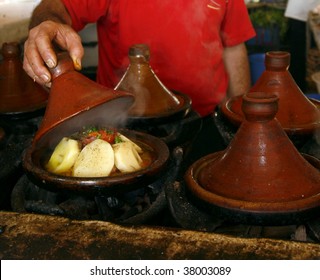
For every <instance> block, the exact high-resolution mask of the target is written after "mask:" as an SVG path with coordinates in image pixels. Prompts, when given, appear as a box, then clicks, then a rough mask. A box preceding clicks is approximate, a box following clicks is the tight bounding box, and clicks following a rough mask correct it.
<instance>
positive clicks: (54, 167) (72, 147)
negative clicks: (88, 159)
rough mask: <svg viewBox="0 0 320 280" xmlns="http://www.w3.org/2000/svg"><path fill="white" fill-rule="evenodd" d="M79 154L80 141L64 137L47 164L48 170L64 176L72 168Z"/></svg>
mask: <svg viewBox="0 0 320 280" xmlns="http://www.w3.org/2000/svg"><path fill="white" fill-rule="evenodd" d="M79 154H80V146H79V143H78V141H77V140H73V139H70V138H67V137H64V138H62V139H61V141H60V142H59V143H58V145H57V146H56V148H55V149H54V151H53V153H52V155H51V157H50V159H49V162H48V164H47V170H48V171H50V172H53V173H55V174H63V173H65V172H67V171H69V170H70V168H72V166H73V165H74V163H75V161H76V159H77V157H78V155H79Z"/></svg>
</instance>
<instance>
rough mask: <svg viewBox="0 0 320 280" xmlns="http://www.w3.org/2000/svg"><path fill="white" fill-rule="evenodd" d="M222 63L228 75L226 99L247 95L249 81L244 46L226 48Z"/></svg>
mask: <svg viewBox="0 0 320 280" xmlns="http://www.w3.org/2000/svg"><path fill="white" fill-rule="evenodd" d="M224 63H225V67H226V69H227V72H228V75H229V85H228V91H227V95H228V97H231V96H236V95H242V94H245V93H247V92H248V91H249V89H250V85H251V80H250V68H249V61H248V54H247V49H246V46H245V44H240V45H237V46H234V47H230V48H226V49H225V51H224Z"/></svg>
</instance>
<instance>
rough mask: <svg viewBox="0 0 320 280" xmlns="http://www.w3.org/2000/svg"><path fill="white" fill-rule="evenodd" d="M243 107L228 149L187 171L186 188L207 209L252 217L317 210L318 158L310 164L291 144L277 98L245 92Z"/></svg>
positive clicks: (319, 193) (319, 200) (319, 202)
mask: <svg viewBox="0 0 320 280" xmlns="http://www.w3.org/2000/svg"><path fill="white" fill-rule="evenodd" d="M242 108H243V112H244V115H245V119H244V121H243V122H242V124H241V126H240V127H239V129H238V131H237V133H236V135H235V137H234V139H233V140H232V141H231V142H230V144H229V146H228V147H227V148H226V150H224V151H221V152H217V153H214V154H210V155H208V156H206V157H204V158H202V159H200V160H198V161H197V162H195V163H194V164H193V165H192V166H191V167H190V168H189V169H188V171H187V173H186V175H185V180H186V183H187V187H188V189H189V190H191V192H192V193H193V195H195V196H196V197H198V198H199V199H200V200H201V201H205V202H206V203H208V204H210V205H213V206H216V207H222V208H227V209H232V210H236V211H246V212H249V213H251V214H252V213H278V212H281V213H295V212H298V211H301V210H308V209H312V208H316V207H319V205H320V170H319V168H320V164H319V160H317V159H316V158H312V164H311V163H310V162H309V160H306V159H305V157H303V156H302V155H301V154H300V153H299V152H298V151H297V149H296V148H295V146H294V145H293V144H292V142H291V141H290V140H289V138H288V136H287V134H286V133H285V132H284V130H283V129H282V127H281V125H280V123H279V122H278V121H277V119H276V118H275V115H276V113H277V110H278V97H277V96H275V95H270V94H268V93H259V92H257V93H248V94H246V95H244V96H243V103H242ZM310 159H311V158H310Z"/></svg>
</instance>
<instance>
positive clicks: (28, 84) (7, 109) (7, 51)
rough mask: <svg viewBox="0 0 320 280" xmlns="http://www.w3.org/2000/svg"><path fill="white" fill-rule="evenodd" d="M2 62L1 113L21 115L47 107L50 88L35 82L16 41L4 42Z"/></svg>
mask: <svg viewBox="0 0 320 280" xmlns="http://www.w3.org/2000/svg"><path fill="white" fill-rule="evenodd" d="M1 53H2V57H3V61H2V62H1V64H0V99H1V102H0V114H1V115H6V116H7V115H8V116H20V115H24V114H27V113H32V112H35V111H38V110H40V109H43V108H45V106H46V104H47V100H48V90H46V89H45V88H44V87H42V86H40V85H39V84H37V83H35V82H34V81H33V80H32V79H31V78H30V77H29V76H28V75H27V74H26V73H25V71H24V70H23V67H22V61H21V58H20V55H21V51H20V47H19V44H18V43H16V42H11V43H4V44H3V45H2V49H1Z"/></svg>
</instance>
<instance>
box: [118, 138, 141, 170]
mask: <svg viewBox="0 0 320 280" xmlns="http://www.w3.org/2000/svg"><path fill="white" fill-rule="evenodd" d="M135 145H136V144H134V143H133V142H132V141H126V142H121V143H117V144H114V145H113V146H112V147H113V150H114V158H115V161H114V163H115V166H116V167H117V168H118V169H119V170H120V171H121V172H124V173H127V172H134V171H137V170H139V169H141V163H142V159H141V157H140V155H139V153H138V152H137V148H136V147H135Z"/></svg>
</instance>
